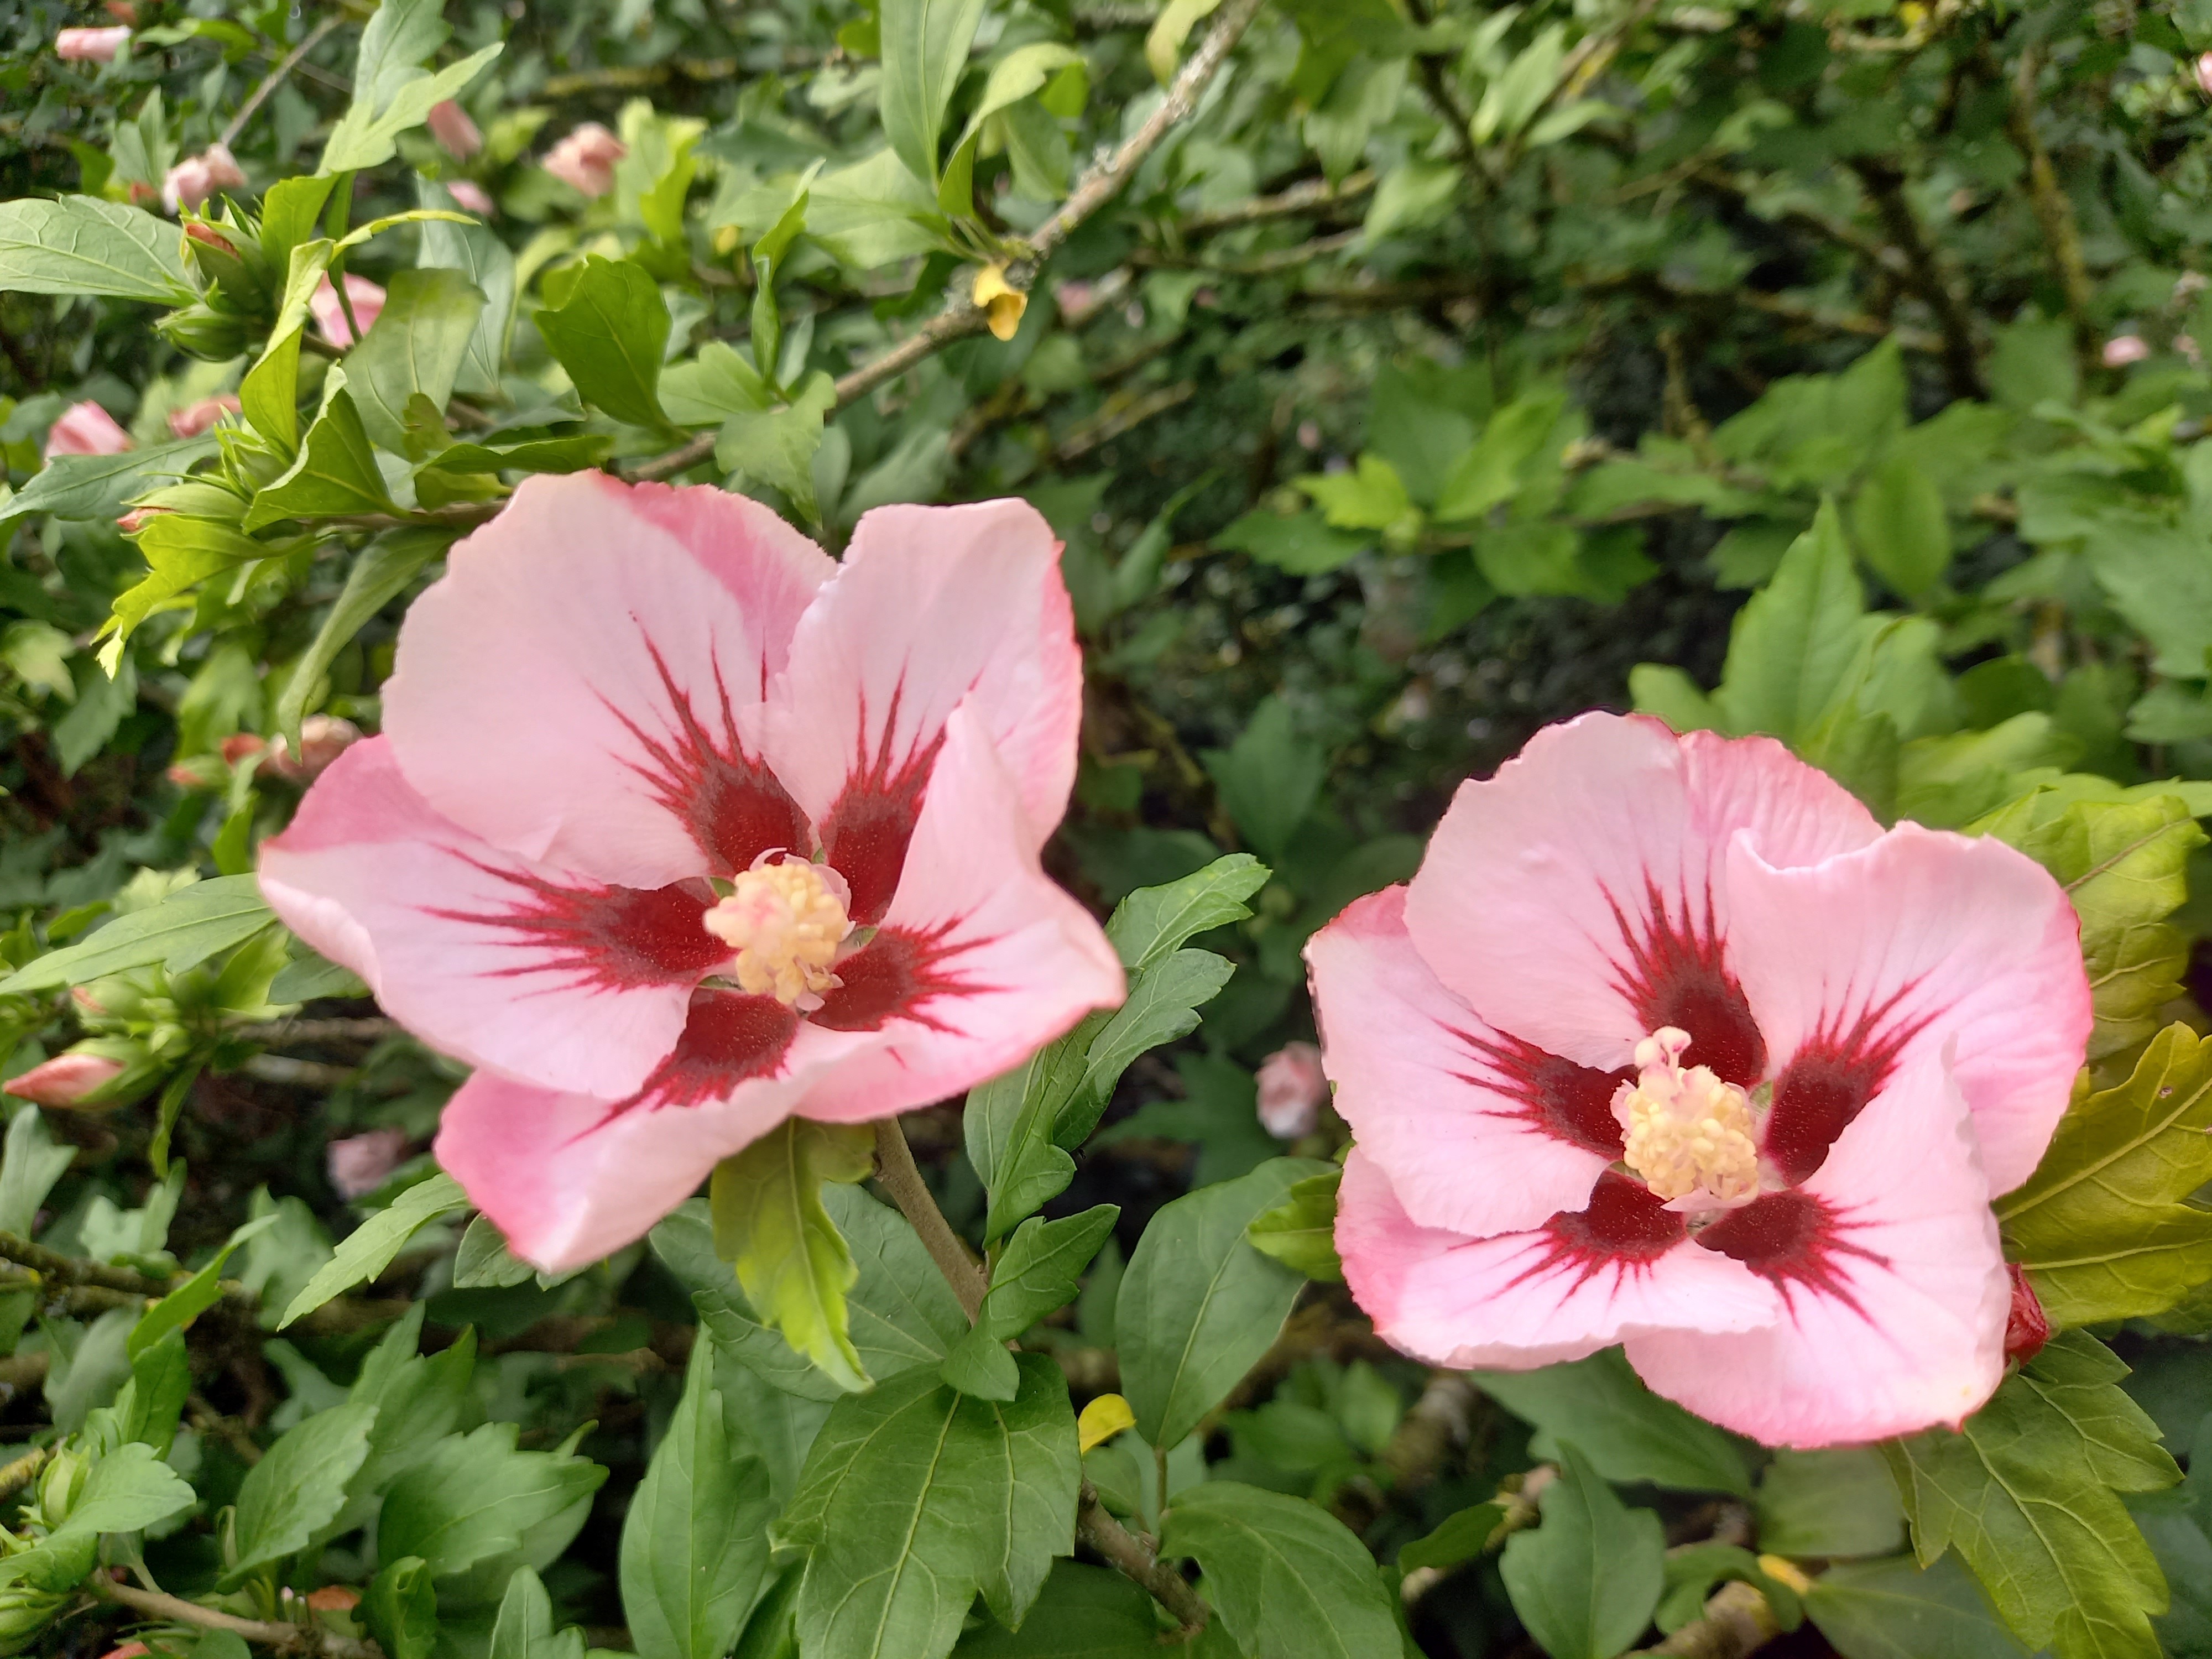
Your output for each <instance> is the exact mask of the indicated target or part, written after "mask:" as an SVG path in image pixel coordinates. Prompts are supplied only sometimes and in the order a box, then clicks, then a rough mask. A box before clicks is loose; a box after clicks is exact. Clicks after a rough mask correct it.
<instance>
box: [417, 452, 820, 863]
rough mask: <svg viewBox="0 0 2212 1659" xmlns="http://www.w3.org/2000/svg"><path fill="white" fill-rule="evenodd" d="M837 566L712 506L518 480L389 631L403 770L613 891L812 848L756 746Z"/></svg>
mask: <svg viewBox="0 0 2212 1659" xmlns="http://www.w3.org/2000/svg"><path fill="white" fill-rule="evenodd" d="M832 568H834V567H833V566H832V565H831V563H830V562H829V559H828V557H827V556H825V555H823V553H822V551H821V550H819V549H817V548H816V547H815V546H814V545H813V544H811V543H810V542H808V541H807V540H805V538H803V537H801V536H800V535H799V533H798V532H796V531H794V530H793V529H791V528H790V527H789V526H787V525H785V524H784V522H783V521H782V520H781V519H778V518H777V517H776V516H775V514H774V513H771V512H769V510H768V509H767V508H766V507H762V506H760V505H759V504H758V503H757V502H755V501H747V500H745V499H744V497H742V496H738V495H728V494H726V493H725V492H724V491H721V490H719V489H707V488H695V489H671V488H670V487H668V486H666V485H662V484H635V485H629V484H622V483H617V482H616V481H615V480H613V479H611V478H609V477H605V475H603V474H600V473H596V472H579V473H573V474H570V475H568V477H533V478H530V479H526V481H525V482H524V483H523V484H522V485H521V487H520V489H517V490H516V491H515V493H514V497H513V500H512V501H509V502H508V503H507V507H505V508H504V509H503V510H502V511H501V513H500V515H499V517H497V518H496V519H495V520H492V521H491V523H489V525H487V526H484V527H483V529H482V530H479V531H477V532H476V533H475V534H474V535H472V536H471V537H469V538H467V539H466V540H465V541H463V542H460V543H459V544H457V545H456V546H455V547H454V548H453V551H452V552H451V553H449V554H448V555H447V570H446V574H445V575H444V577H442V578H441V580H438V581H437V582H435V583H434V584H433V585H432V586H430V587H429V589H428V591H427V592H424V593H423V594H422V597H421V598H420V599H417V600H416V602H415V604H414V606H413V607H412V608H411V609H410V611H409V612H408V614H407V621H406V623H404V626H403V627H402V628H401V629H400V635H399V652H398V665H397V671H396V672H395V673H394V674H393V676H392V678H391V679H390V680H389V681H388V682H386V686H385V690H384V717H385V729H386V732H388V733H389V734H390V736H391V738H392V743H393V744H394V746H395V747H396V749H397V750H398V757H399V764H400V768H401V769H402V770H403V771H404V772H405V773H406V775H407V780H408V781H409V782H410V783H411V784H413V785H414V786H415V787H416V789H418V790H419V791H421V792H422V795H423V797H424V798H425V799H428V801H429V802H430V804H431V805H433V806H434V807H435V808H436V809H437V810H438V811H441V812H442V813H443V814H445V816H447V817H450V818H452V819H453V821H454V822H455V823H459V824H463V825H465V826H466V827H467V828H469V829H472V830H474V831H475V832H476V833H477V834H478V835H480V836H483V837H484V839H486V840H487V841H489V842H493V843H494V844H495V845H497V846H501V847H504V848H508V849H509V850H510V851H513V852H516V853H520V854H522V855H523V856H525V857H526V858H532V859H543V860H549V861H550V862H553V863H556V864H560V865H562V866H566V867H568V868H570V869H574V870H578V871H582V872H587V873H589V874H591V875H593V876H596V877H598V878H599V879H601V880H603V881H617V882H621V883H623V884H624V885H626V886H631V887H659V886H664V885H665V884H668V883H670V882H672V881H679V880H682V879H684V878H686V877H690V876H698V875H704V874H708V873H714V874H727V873H729V872H732V871H735V870H741V869H743V868H744V867H745V866H747V865H748V864H750V863H751V861H752V860H753V858H754V857H755V855H756V854H759V853H761V852H763V851H765V850H766V849H768V848H771V847H791V848H797V849H799V850H801V851H805V850H807V849H806V848H805V842H806V839H807V834H806V829H805V824H804V823H803V821H801V820H800V819H799V817H797V816H796V815H795V814H794V811H793V807H792V805H791V802H790V800H789V799H788V798H787V796H786V795H785V793H784V792H783V790H782V787H781V786H780V785H779V784H778V783H777V782H776V781H775V778H774V777H773V776H772V775H769V772H768V770H767V769H766V768H765V767H764V766H763V764H762V763H761V760H760V744H761V738H760V735H759V731H758V726H759V724H760V721H761V719H762V706H763V700H764V699H765V697H766V696H767V688H768V684H769V679H770V678H771V677H772V676H774V675H775V674H776V673H777V672H779V671H781V669H782V667H783V665H784V663H785V661H786V658H787V652H788V648H789V642H790V639H791V635H792V630H793V629H794V628H795V627H796V626H797V625H798V621H799V615H800V613H801V612H802V611H804V610H805V607H806V605H807V604H808V602H809V600H810V599H811V598H812V597H813V595H814V592H815V590H816V589H817V587H819V586H821V584H822V582H823V580H824V579H825V578H826V577H827V576H828V575H829V572H830V570H831V569H832Z"/></svg>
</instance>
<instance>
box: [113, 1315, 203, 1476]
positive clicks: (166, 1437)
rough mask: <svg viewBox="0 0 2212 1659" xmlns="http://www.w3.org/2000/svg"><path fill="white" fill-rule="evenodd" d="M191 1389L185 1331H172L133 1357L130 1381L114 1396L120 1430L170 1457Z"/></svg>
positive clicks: (158, 1453) (117, 1424)
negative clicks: (170, 1449) (170, 1450)
mask: <svg viewBox="0 0 2212 1659" xmlns="http://www.w3.org/2000/svg"><path fill="white" fill-rule="evenodd" d="M127 1346H128V1345H127V1344H126V1347H127ZM191 1390H192V1370H191V1358H190V1357H189V1356H188V1355H187V1354H186V1353H185V1338H184V1333H183V1332H181V1331H171V1332H170V1333H169V1334H167V1335H166V1336H164V1337H163V1338H162V1339H161V1340H160V1341H158V1342H155V1343H153V1344H151V1345H149V1346H146V1347H143V1348H142V1349H140V1350H139V1351H138V1352H137V1353H135V1354H132V1355H131V1381H130V1382H129V1383H125V1385H124V1389H123V1392H122V1393H120V1394H118V1395H116V1397H115V1423H116V1428H117V1431H118V1432H119V1433H120V1434H121V1435H122V1437H124V1438H125V1440H137V1441H143V1442H144V1443H146V1444H147V1445H149V1446H151V1447H152V1448H153V1449H154V1455H155V1456H156V1457H161V1458H167V1456H168V1455H169V1448H170V1447H172V1446H173V1445H174V1444H175V1443H176V1439H177V1425H178V1424H179V1421H180V1420H181V1419H183V1417H184V1412H185V1398H186V1396H188V1395H190V1394H191Z"/></svg>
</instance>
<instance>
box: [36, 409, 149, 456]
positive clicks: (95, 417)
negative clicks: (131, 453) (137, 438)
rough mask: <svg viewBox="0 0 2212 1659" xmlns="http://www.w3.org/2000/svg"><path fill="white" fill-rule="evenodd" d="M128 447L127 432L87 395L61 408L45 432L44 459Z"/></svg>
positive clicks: (114, 452) (107, 452)
mask: <svg viewBox="0 0 2212 1659" xmlns="http://www.w3.org/2000/svg"><path fill="white" fill-rule="evenodd" d="M130 447H131V435H130V434H129V433H127V432H125V430H124V429H123V428H121V427H119V426H118V425H117V424H116V423H115V417H114V416H112V415H110V414H109V413H108V412H107V411H106V410H104V409H102V408H101V407H100V405H99V404H96V403H94V402H93V401H92V400H91V399H90V398H86V399H85V401H84V402H82V403H81V404H70V406H69V407H68V408H67V409H65V410H63V411H62V413H61V418H60V419H59V420H58V421H56V422H54V423H53V425H52V427H51V428H48V429H47V432H46V459H48V460H52V459H53V458H54V457H55V456H57V455H120V454H121V453H123V452H124V451H125V450H126V449H128V448H130Z"/></svg>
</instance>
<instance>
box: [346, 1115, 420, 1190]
mask: <svg viewBox="0 0 2212 1659" xmlns="http://www.w3.org/2000/svg"><path fill="white" fill-rule="evenodd" d="M406 1152H407V1132H406V1131H405V1130H404V1129H371V1130H370V1131H369V1132H368V1133H367V1134H359V1135H349V1136H347V1137H346V1138H345V1139H343V1140H333V1141H332V1142H331V1146H330V1171H331V1186H333V1187H335V1188H337V1191H338V1196H339V1197H341V1198H359V1197H361V1196H362V1194H364V1193H373V1192H374V1191H375V1190H376V1189H377V1188H379V1187H381V1186H382V1185H383V1184H384V1182H385V1179H386V1176H389V1175H391V1173H392V1171H393V1170H396V1169H398V1167H399V1160H400V1158H403V1157H404V1155H405V1154H406Z"/></svg>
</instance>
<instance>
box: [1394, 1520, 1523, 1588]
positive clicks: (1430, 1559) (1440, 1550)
mask: <svg viewBox="0 0 2212 1659" xmlns="http://www.w3.org/2000/svg"><path fill="white" fill-rule="evenodd" d="M1504 1518H1505V1507H1504V1504H1474V1505H1472V1506H1471V1507H1469V1508H1468V1509H1463V1510H1459V1511H1458V1512H1457V1513H1455V1514H1454V1515H1452V1516H1449V1517H1448V1518H1447V1519H1446V1520H1445V1521H1444V1522H1443V1524H1442V1525H1440V1526H1439V1527H1437V1529H1436V1530H1435V1531H1433V1532H1431V1533H1430V1534H1428V1536H1427V1537H1425V1538H1417V1539H1415V1540H1414V1541H1413V1542H1412V1543H1410V1544H1408V1545H1407V1546H1406V1547H1405V1548H1403V1549H1401V1550H1400V1551H1399V1552H1398V1565H1399V1567H1400V1568H1401V1570H1402V1571H1407V1572H1413V1571H1417V1570H1419V1568H1422V1567H1434V1568H1436V1569H1437V1571H1440V1572H1449V1571H1451V1569H1452V1568H1454V1567H1455V1566H1458V1565H1460V1564H1461V1563H1462V1562H1463V1561H1472V1560H1474V1558H1475V1557H1476V1556H1478V1555H1480V1554H1481V1553H1482V1552H1483V1551H1484V1550H1485V1549H1486V1547H1488V1546H1489V1543H1490V1537H1491V1534H1492V1533H1494V1532H1496V1531H1497V1530H1498V1522H1501V1521H1503V1520H1504Z"/></svg>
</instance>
